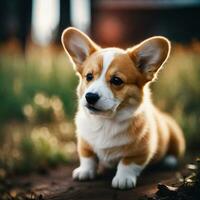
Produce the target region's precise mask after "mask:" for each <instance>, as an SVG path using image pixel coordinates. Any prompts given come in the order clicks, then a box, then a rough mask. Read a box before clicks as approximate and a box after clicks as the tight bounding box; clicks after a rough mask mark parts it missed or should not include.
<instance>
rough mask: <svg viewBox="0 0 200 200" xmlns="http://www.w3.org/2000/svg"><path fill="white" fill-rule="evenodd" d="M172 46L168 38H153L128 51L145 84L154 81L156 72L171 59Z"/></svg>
mask: <svg viewBox="0 0 200 200" xmlns="http://www.w3.org/2000/svg"><path fill="white" fill-rule="evenodd" d="M170 49H171V45H170V42H169V40H168V39H167V38H165V37H161V36H155V37H151V38H149V39H147V40H145V41H143V42H141V43H140V44H138V45H137V46H135V47H133V48H130V49H128V50H127V52H128V54H129V56H130V57H131V59H132V60H133V62H134V63H135V64H136V67H137V68H138V69H139V71H140V72H141V73H142V74H143V75H144V78H145V82H148V81H151V80H153V79H154V77H155V74H156V72H157V71H158V70H159V69H160V68H161V66H162V65H163V64H164V63H165V61H166V60H167V58H168V57H169V53H170Z"/></svg>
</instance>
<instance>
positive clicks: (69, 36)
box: [61, 27, 99, 73]
mask: <svg viewBox="0 0 200 200" xmlns="http://www.w3.org/2000/svg"><path fill="white" fill-rule="evenodd" d="M61 40H62V45H63V47H64V49H65V51H66V53H67V54H68V56H69V57H70V58H71V59H72V61H73V64H75V66H74V67H75V70H76V71H78V72H79V73H81V71H82V63H83V62H84V61H85V60H86V58H87V57H88V56H89V55H91V54H92V53H93V52H95V51H96V50H97V49H98V48H99V47H98V46H97V45H96V44H95V43H94V42H93V41H92V40H91V39H90V38H89V37H88V36H87V35H86V34H85V33H83V32H81V31H79V30H78V29H76V28H73V27H70V28H67V29H65V30H64V31H63V33H62V38H61Z"/></svg>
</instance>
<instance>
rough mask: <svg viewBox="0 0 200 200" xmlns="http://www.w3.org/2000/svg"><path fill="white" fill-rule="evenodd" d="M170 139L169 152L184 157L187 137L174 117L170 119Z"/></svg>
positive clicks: (177, 156)
mask: <svg viewBox="0 0 200 200" xmlns="http://www.w3.org/2000/svg"><path fill="white" fill-rule="evenodd" d="M169 121H170V127H169V129H170V140H169V148H168V154H169V155H174V156H175V157H176V158H182V157H183V155H184V153H185V148H186V147H185V146H186V145H185V139H184V135H183V132H182V130H181V129H180V128H179V126H178V125H177V124H176V122H175V121H174V120H173V119H170V120H169Z"/></svg>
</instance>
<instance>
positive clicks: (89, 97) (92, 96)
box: [85, 92, 100, 105]
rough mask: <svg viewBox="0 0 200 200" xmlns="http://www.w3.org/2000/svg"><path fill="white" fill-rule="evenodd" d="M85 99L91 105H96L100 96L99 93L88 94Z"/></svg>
mask: <svg viewBox="0 0 200 200" xmlns="http://www.w3.org/2000/svg"><path fill="white" fill-rule="evenodd" d="M85 98H86V100H87V102H88V103H89V104H92V105H94V104H95V103H96V102H97V101H98V100H99V98H100V96H99V95H98V94H97V93H92V92H88V93H86V95H85Z"/></svg>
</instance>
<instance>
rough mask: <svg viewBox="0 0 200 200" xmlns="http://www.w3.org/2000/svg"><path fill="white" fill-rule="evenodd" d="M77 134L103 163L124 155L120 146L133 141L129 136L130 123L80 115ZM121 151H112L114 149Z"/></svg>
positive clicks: (77, 121) (78, 116) (77, 122)
mask: <svg viewBox="0 0 200 200" xmlns="http://www.w3.org/2000/svg"><path fill="white" fill-rule="evenodd" d="M76 126H77V133H78V134H79V135H80V136H81V137H82V138H83V139H85V140H86V141H87V142H88V143H89V144H90V145H91V146H92V148H93V150H94V151H95V153H96V154H97V156H98V157H99V159H100V160H102V161H112V160H116V159H118V158H120V157H121V156H122V154H123V152H122V151H120V146H124V145H126V144H129V143H130V142H132V141H133V138H130V137H129V136H128V135H129V134H127V129H128V126H129V122H128V121H123V122H118V121H114V120H109V119H102V118H101V119H100V118H93V117H89V118H88V117H86V116H85V115H84V114H82V113H78V114H77V117H76ZM117 147H119V150H118V151H117V153H116V151H112V149H117Z"/></svg>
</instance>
